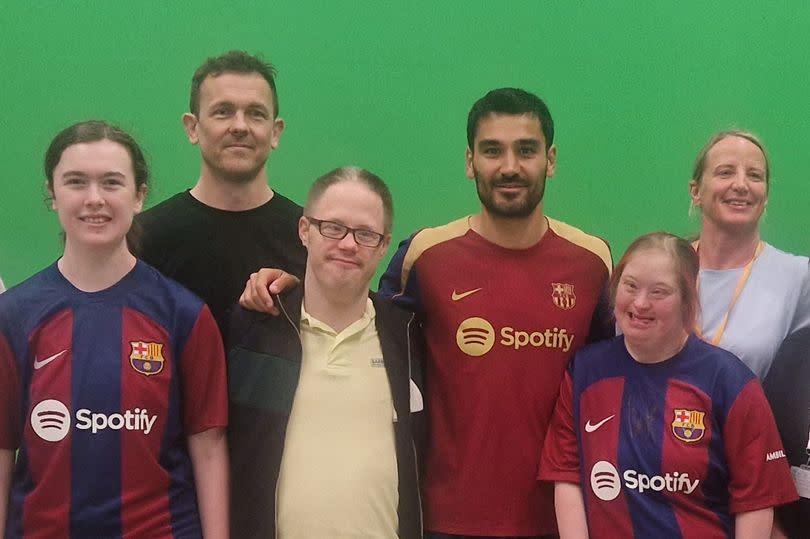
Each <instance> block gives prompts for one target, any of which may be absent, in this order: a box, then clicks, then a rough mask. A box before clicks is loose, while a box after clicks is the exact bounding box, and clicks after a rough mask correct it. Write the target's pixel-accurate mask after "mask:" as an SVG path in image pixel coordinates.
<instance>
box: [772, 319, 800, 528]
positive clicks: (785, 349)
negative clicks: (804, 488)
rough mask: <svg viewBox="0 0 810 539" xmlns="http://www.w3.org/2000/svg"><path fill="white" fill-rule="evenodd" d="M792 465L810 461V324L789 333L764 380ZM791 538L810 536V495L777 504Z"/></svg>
mask: <svg viewBox="0 0 810 539" xmlns="http://www.w3.org/2000/svg"><path fill="white" fill-rule="evenodd" d="M762 385H763V387H764V389H765V394H766V395H767V396H768V400H769V401H770V403H771V408H772V409H773V415H774V417H775V418H776V425H777V427H779V434H780V435H781V436H782V443H783V444H784V445H785V453H786V454H787V457H788V461H789V462H790V464H791V466H800V465H802V464H806V463H807V462H808V458H810V455H808V454H807V438H808V436H809V435H810V328H805V329H800V330H798V331H796V332H795V333H792V334H791V335H789V336H788V338H787V339H785V341H784V342H783V343H782V346H781V347H780V348H779V352H777V354H776V358H775V359H774V360H773V364H772V365H771V369H770V370H769V371H768V375H767V376H766V377H765V381H764V382H763V384H762ZM776 515H777V517H778V518H779V521H780V522H781V523H782V526H783V527H784V528H785V532H786V533H787V535H788V537H790V538H791V539H799V538H801V539H805V538H807V537H810V499H808V498H801V499H799V501H797V502H794V503H791V504H788V505H784V506H781V507H777V508H776Z"/></svg>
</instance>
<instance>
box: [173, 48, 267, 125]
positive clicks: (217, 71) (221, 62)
mask: <svg viewBox="0 0 810 539" xmlns="http://www.w3.org/2000/svg"><path fill="white" fill-rule="evenodd" d="M223 73H244V74H249V73H258V74H259V75H261V76H262V77H263V78H264V80H266V81H267V84H269V85H270V90H271V92H270V93H271V94H272V95H273V109H274V115H275V116H276V117H278V94H277V93H276V68H275V67H273V64H270V63H268V62H265V61H264V60H263V59H262V58H261V56H252V55H250V54H248V53H246V52H245V51H229V52H226V53H225V54H222V55H220V56H215V57H211V58H208V59H207V60H206V61H205V63H203V65H201V66H200V67H198V68H197V71H195V72H194V76H193V77H192V78H191V98H190V99H189V104H188V106H189V110H190V111H191V113H192V114H194V115H195V116H196V115H197V114H199V112H200V86H202V83H203V81H204V80H205V78H206V77H208V76H209V75H210V76H212V77H218V76H220V75H222V74H223Z"/></svg>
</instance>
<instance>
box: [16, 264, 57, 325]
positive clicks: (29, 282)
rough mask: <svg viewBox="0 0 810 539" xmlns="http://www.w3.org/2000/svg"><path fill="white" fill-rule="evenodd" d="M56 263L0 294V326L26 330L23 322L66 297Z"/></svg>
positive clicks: (44, 311) (45, 310)
mask: <svg viewBox="0 0 810 539" xmlns="http://www.w3.org/2000/svg"><path fill="white" fill-rule="evenodd" d="M58 271H59V270H58V269H57V268H56V264H51V265H50V266H48V267H46V268H44V269H42V270H40V271H39V272H37V273H36V274H34V275H32V276H31V277H29V278H28V279H26V280H25V281H23V282H21V283H20V284H18V285H16V286H12V287H11V288H9V289H8V290H6V291H5V292H3V293H2V294H0V325H2V326H3V327H11V326H14V327H27V326H29V325H30V324H28V322H27V321H26V320H28V319H29V318H31V317H34V318H37V317H39V316H40V315H41V314H44V313H47V312H49V311H50V310H52V309H53V308H54V306H56V305H57V304H58V303H61V302H62V301H63V299H64V297H65V295H66V293H67V292H66V290H65V289H64V287H63V286H61V285H60V282H59V280H58V279H56V278H55V277H56V274H57V273H58Z"/></svg>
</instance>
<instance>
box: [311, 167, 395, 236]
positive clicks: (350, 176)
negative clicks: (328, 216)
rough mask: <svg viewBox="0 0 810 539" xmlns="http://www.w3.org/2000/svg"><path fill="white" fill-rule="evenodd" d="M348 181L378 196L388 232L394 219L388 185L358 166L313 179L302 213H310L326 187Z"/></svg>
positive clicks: (340, 169) (342, 168) (339, 169)
mask: <svg viewBox="0 0 810 539" xmlns="http://www.w3.org/2000/svg"><path fill="white" fill-rule="evenodd" d="M348 181H357V182H360V183H362V184H363V185H365V186H366V187H368V188H369V190H371V191H372V192H373V193H376V194H377V196H379V197H380V200H381V201H382V205H383V226H384V228H385V231H384V232H385V233H386V234H388V233H390V232H391V226H392V224H393V221H394V199H393V197H392V196H391V191H390V190H389V189H388V186H387V185H386V184H385V182H384V181H383V180H382V178H380V177H379V176H377V175H376V174H374V173H373V172H370V171H368V170H366V169H364V168H360V167H351V166H350V167H340V168H336V169H334V170H331V171H329V172H327V173H326V174H324V175H323V176H321V177H320V178H318V179H317V180H315V182H314V183H313V184H312V187H310V188H309V193H308V194H307V202H306V205H305V206H304V215H310V214H311V211H312V207H313V206H315V204H317V203H318V200H320V198H321V196H322V195H323V194H324V192H326V190H327V189H329V188H330V187H331V186H333V185H335V184H338V183H343V182H348Z"/></svg>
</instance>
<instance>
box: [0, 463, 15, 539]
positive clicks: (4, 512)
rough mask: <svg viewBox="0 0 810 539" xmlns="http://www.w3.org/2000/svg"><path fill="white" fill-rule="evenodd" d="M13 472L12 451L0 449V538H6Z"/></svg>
mask: <svg viewBox="0 0 810 539" xmlns="http://www.w3.org/2000/svg"><path fill="white" fill-rule="evenodd" d="M13 470H14V451H12V450H11V449H0V537H5V536H6V517H7V516H8V498H9V492H10V491H11V474H12V472H13Z"/></svg>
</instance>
